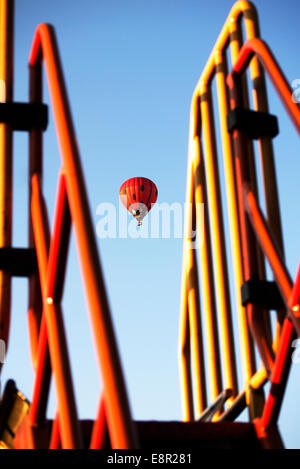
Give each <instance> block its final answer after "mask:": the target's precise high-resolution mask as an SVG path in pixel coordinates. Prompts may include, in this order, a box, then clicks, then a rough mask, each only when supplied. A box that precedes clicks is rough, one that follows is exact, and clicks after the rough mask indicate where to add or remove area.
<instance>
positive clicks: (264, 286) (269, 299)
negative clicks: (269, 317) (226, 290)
mask: <svg viewBox="0 0 300 469" xmlns="http://www.w3.org/2000/svg"><path fill="white" fill-rule="evenodd" d="M241 298H242V305H243V306H247V304H248V303H251V304H255V305H259V306H262V307H264V308H266V309H275V310H278V309H281V308H284V307H285V305H284V301H283V299H282V296H281V293H280V291H279V288H278V286H277V283H276V282H270V281H267V280H248V281H247V282H244V283H243V285H242V286H241Z"/></svg>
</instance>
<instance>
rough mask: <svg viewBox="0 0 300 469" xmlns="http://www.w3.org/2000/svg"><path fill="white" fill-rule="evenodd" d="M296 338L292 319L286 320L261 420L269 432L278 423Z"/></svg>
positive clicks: (261, 423)
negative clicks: (293, 343) (293, 342)
mask: <svg viewBox="0 0 300 469" xmlns="http://www.w3.org/2000/svg"><path fill="white" fill-rule="evenodd" d="M296 337H297V334H296V332H295V329H294V326H293V323H292V322H291V321H290V319H285V320H284V323H283V326H282V332H281V335H280V341H279V346H278V351H277V355H276V360H275V364H274V368H273V371H272V376H271V388H270V391H269V394H268V397H267V400H266V403H265V406H264V411H263V414H262V417H261V419H260V425H261V426H262V428H263V429H266V430H267V429H268V428H269V427H271V426H274V425H276V423H277V420H278V416H279V412H280V409H281V404H282V400H283V396H284V392H285V389H286V384H287V380H288V376H289V371H290V367H291V363H292V359H291V356H292V353H293V347H292V346H291V344H292V341H293V340H294V339H295V338H296Z"/></svg>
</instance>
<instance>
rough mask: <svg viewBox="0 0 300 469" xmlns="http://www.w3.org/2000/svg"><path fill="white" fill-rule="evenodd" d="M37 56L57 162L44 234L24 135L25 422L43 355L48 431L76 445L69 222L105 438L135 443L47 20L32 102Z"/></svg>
mask: <svg viewBox="0 0 300 469" xmlns="http://www.w3.org/2000/svg"><path fill="white" fill-rule="evenodd" d="M42 61H44V63H45V67H46V75H47V81H48V86H49V91H50V97H51V102H52V107H53V114H54V119H55V124H56V131H57V136H58V141H59V146H60V152H61V157H62V169H61V174H60V177H59V185H58V195H57V203H56V215H55V220H54V227H53V232H52V235H51V238H50V234H49V228H48V221H47V211H46V206H45V203H44V200H43V196H42V187H41V176H42V174H41V151H40V150H41V135H40V133H39V132H38V131H32V133H31V135H30V178H31V190H30V193H31V219H30V225H31V227H32V232H33V238H31V243H32V245H34V247H35V248H36V251H37V258H38V266H39V277H40V281H41V294H42V303H43V314H42V319H41V327H40V332H39V334H38V337H37V330H38V327H37V321H38V317H39V312H38V310H36V311H34V306H31V309H30V314H31V316H32V320H31V321H30V322H31V324H30V326H31V330H32V331H33V332H32V336H34V335H36V337H35V339H34V340H33V348H32V352H33V360H34V362H35V363H36V382H35V388H34V390H35V391H34V395H33V400H32V405H31V414H30V415H31V419H32V424H35V425H36V424H39V423H41V422H42V421H43V418H44V413H45V408H46V405H45V404H46V402H47V394H48V391H49V381H50V379H49V371H50V366H49V358H50V363H51V370H52V372H53V376H54V381H55V386H56V393H57V398H58V422H56V423H55V425H54V426H53V427H54V429H53V431H54V433H57V431H58V428H59V435H60V439H61V444H62V447H65V448H66V447H70V448H78V447H81V445H82V437H81V431H80V430H81V429H80V425H79V423H78V418H77V413H76V405H75V398H74V395H73V386H72V380H71V370H70V364H69V359H68V351H67V345H66V338H65V334H64V327H63V319H62V311H61V306H60V301H61V296H62V284H63V278H64V272H65V262H66V256H67V254H66V253H67V245H68V239H69V233H70V227H71V224H72V226H73V227H74V231H75V236H76V240H77V247H78V253H79V260H80V263H81V270H82V278H83V283H84V287H85V291H86V297H87V301H88V307H89V312H90V318H91V323H92V326H93V333H94V339H95V344H96V353H97V357H98V361H99V365H100V369H101V372H102V377H103V383H104V391H103V392H104V402H105V411H106V415H107V423H108V427H109V432H110V439H111V443H112V446H113V447H115V448H133V447H136V445H137V442H136V436H135V432H134V426H133V422H132V419H131V415H130V409H129V404H128V399H127V393H126V388H125V383H124V378H123V373H122V369H121V364H120V358H119V353H118V349H117V344H116V339H115V335H114V331H113V325H112V321H111V316H110V311H109V305H108V300H107V296H106V290H105V285H104V280H103V275H102V271H101V267H100V263H99V261H98V252H97V246H96V241H95V235H94V231H93V226H92V220H91V215H90V210H89V205H88V199H87V193H86V189H85V183H84V179H83V174H82V169H81V164H80V157H79V150H78V146H77V142H76V138H75V132H74V127H73V123H72V119H71V112H70V108H69V104H68V99H67V93H66V88H65V84H64V78H63V72H62V67H61V63H60V58H59V53H58V48H57V43H56V38H55V33H54V29H53V27H52V26H50V25H47V24H42V25H40V26H39V27H38V28H37V31H36V34H35V37H34V41H33V45H32V49H31V53H30V58H29V66H30V81H31V86H30V88H31V90H32V92H31V101H32V102H40V101H41V89H42V85H41V80H42V74H41V65H42ZM32 281H34V280H32ZM30 292H31V296H30V305H35V304H38V303H39V301H38V299H37V298H36V295H37V293H36V291H34V290H33V289H31V290H30ZM34 331H35V332H34ZM57 425H58V426H57ZM53 438H54V437H53ZM54 439H55V438H54ZM52 441H53V439H52Z"/></svg>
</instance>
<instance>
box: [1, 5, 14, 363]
mask: <svg viewBox="0 0 300 469" xmlns="http://www.w3.org/2000/svg"><path fill="white" fill-rule="evenodd" d="M13 18H14V1H13V0H1V1H0V101H1V102H11V101H12V100H13V30H14V28H13ZM12 145H13V131H12V128H11V126H10V125H8V124H0V247H10V246H11V241H12ZM10 305H11V277H10V274H9V273H7V272H4V271H0V338H1V339H2V340H4V341H5V342H6V344H7V341H8V334H9V322H10ZM1 365H2V364H0V366H1Z"/></svg>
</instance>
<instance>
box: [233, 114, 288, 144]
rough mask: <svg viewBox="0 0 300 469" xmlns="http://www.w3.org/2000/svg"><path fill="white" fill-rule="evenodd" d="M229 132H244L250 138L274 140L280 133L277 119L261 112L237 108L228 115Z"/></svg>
mask: <svg viewBox="0 0 300 469" xmlns="http://www.w3.org/2000/svg"><path fill="white" fill-rule="evenodd" d="M227 130H228V132H229V133H232V132H233V130H242V131H244V132H246V134H247V135H248V137H249V138H252V139H255V140H257V139H259V138H262V137H270V138H274V137H276V135H278V133H279V127H278V121H277V117H276V116H274V115H272V114H268V113H266V112H261V111H253V110H250V109H244V108H241V107H236V108H235V109H232V110H231V111H229V112H228V114H227Z"/></svg>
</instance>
